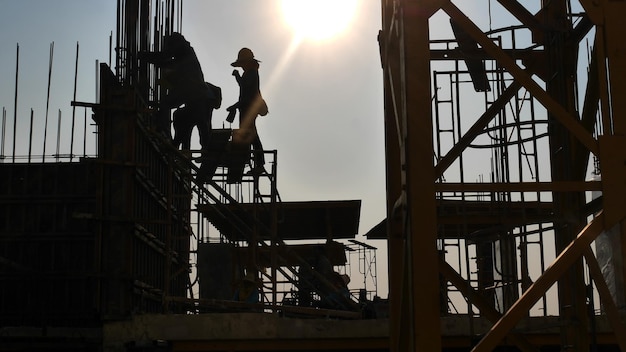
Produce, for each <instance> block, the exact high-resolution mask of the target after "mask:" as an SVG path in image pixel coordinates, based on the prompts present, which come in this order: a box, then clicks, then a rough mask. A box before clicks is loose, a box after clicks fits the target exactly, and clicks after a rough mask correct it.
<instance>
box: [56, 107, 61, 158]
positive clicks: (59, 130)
mask: <svg viewBox="0 0 626 352" xmlns="http://www.w3.org/2000/svg"><path fill="white" fill-rule="evenodd" d="M60 144H61V109H59V122H58V125H57V150H56V160H57V162H58V161H59V150H60Z"/></svg>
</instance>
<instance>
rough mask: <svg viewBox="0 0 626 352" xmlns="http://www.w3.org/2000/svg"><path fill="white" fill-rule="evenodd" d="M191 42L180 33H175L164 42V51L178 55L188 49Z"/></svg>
mask: <svg viewBox="0 0 626 352" xmlns="http://www.w3.org/2000/svg"><path fill="white" fill-rule="evenodd" d="M189 46H190V45H189V42H188V41H187V39H185V37H184V36H183V35H182V34H180V33H178V32H174V33H172V34H170V35H168V36H167V37H165V39H164V40H163V50H164V51H167V52H171V53H177V52H179V51H181V50H184V49H186V48H188V47H189Z"/></svg>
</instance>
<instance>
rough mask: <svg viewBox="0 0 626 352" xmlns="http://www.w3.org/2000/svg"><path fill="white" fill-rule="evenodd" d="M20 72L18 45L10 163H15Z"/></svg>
mask: <svg viewBox="0 0 626 352" xmlns="http://www.w3.org/2000/svg"><path fill="white" fill-rule="evenodd" d="M19 72H20V44H19V43H18V44H17V54H16V58H15V99H14V100H13V155H12V159H11V160H12V162H15V136H17V82H18V77H19Z"/></svg>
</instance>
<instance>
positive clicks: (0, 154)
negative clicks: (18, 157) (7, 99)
mask: <svg viewBox="0 0 626 352" xmlns="http://www.w3.org/2000/svg"><path fill="white" fill-rule="evenodd" d="M6 127H7V109H6V108H5V107H4V106H3V107H2V140H1V142H2V145H0V159H2V160H3V161H4V141H5V137H6Z"/></svg>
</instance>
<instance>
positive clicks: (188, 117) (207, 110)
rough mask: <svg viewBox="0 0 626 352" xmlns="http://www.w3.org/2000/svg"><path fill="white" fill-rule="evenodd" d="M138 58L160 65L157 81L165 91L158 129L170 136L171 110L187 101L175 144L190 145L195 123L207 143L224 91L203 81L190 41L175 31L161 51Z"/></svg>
mask: <svg viewBox="0 0 626 352" xmlns="http://www.w3.org/2000/svg"><path fill="white" fill-rule="evenodd" d="M139 59H141V60H145V61H147V62H150V63H152V64H154V65H156V66H157V67H160V68H161V78H160V79H159V81H158V83H159V84H160V86H161V88H162V89H164V90H165V94H164V95H162V96H161V100H160V102H159V104H158V111H157V115H156V122H155V124H156V126H157V129H158V130H159V131H160V132H162V133H164V134H165V135H166V136H168V137H170V138H171V132H170V111H171V109H174V108H178V107H180V106H182V105H183V104H184V105H185V106H184V108H182V110H181V111H180V112H179V114H178V116H177V119H178V121H177V122H176V123H175V125H174V128H175V134H176V137H175V140H174V143H175V145H176V146H178V145H180V144H183V148H185V147H187V148H188V147H189V145H188V144H189V143H188V142H187V140H188V139H189V138H190V136H191V129H193V126H194V125H195V126H196V127H197V128H198V132H199V134H200V143H201V144H202V145H203V146H205V145H207V143H208V140H209V138H210V134H211V117H212V113H213V109H216V108H219V106H220V104H221V90H220V89H219V87H216V86H213V85H212V84H209V83H207V82H205V81H204V75H203V73H202V68H201V67H200V62H199V61H198V57H197V56H196V53H195V51H194V50H193V48H192V47H191V45H190V44H189V42H188V41H187V40H186V39H185V37H184V36H183V35H182V34H180V33H176V32H174V33H172V34H171V35H169V36H167V37H165V39H164V42H163V50H162V51H160V52H141V53H139ZM177 128H178V129H179V131H178V130H176V129H177Z"/></svg>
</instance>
